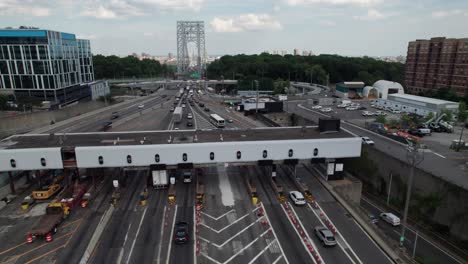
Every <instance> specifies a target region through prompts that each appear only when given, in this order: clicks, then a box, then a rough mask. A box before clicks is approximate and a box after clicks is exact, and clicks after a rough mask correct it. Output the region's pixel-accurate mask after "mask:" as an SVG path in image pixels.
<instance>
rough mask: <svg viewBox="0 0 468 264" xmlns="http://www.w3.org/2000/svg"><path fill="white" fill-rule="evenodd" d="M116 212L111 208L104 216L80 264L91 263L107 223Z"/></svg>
mask: <svg viewBox="0 0 468 264" xmlns="http://www.w3.org/2000/svg"><path fill="white" fill-rule="evenodd" d="M113 212H114V206H111V207H109V209H107V211H106V212H105V213H104V214H103V215H102V218H101V221H99V224H98V226H97V227H96V230H94V234H93V236H92V237H91V240H89V243H88V246H87V247H86V250H85V253H84V254H83V257H81V260H80V264H86V263H88V261H89V258H90V256H91V254H92V253H93V251H94V250H95V248H96V245H97V243H98V241H99V238H100V237H101V235H102V232H103V231H104V228H105V227H106V225H107V223H108V222H109V220H110V217H111V216H112V213H113Z"/></svg>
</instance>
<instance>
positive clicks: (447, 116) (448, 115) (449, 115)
mask: <svg viewBox="0 0 468 264" xmlns="http://www.w3.org/2000/svg"><path fill="white" fill-rule="evenodd" d="M440 114H441V115H443V114H445V116H444V117H443V118H442V120H444V121H446V122H451V121H452V120H453V113H452V111H450V110H447V109H442V111H440Z"/></svg>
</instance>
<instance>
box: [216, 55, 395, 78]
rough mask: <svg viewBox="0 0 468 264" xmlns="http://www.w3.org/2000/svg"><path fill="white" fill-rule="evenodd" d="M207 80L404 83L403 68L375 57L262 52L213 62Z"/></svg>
mask: <svg viewBox="0 0 468 264" xmlns="http://www.w3.org/2000/svg"><path fill="white" fill-rule="evenodd" d="M207 72H208V77H209V78H210V79H217V78H219V77H220V76H221V75H224V76H232V73H233V72H234V73H235V75H240V76H242V77H241V78H236V79H242V78H244V79H245V78H249V76H253V79H259V78H260V77H261V76H262V74H263V76H264V77H265V78H271V79H273V80H277V79H283V80H293V81H296V80H297V81H301V82H310V81H311V76H312V82H314V83H322V84H325V82H326V80H327V73H328V74H329V77H330V82H331V83H337V82H342V81H351V80H359V79H361V80H362V81H364V82H366V83H367V84H372V83H373V82H375V81H376V80H378V79H387V80H390V81H398V82H402V80H403V79H404V65H403V64H400V63H391V62H384V61H377V60H375V59H372V58H368V57H367V58H353V57H342V56H338V55H327V54H322V55H319V56H291V55H286V56H278V55H269V54H266V53H262V54H260V55H245V54H240V55H235V56H223V57H221V58H220V59H218V60H216V61H214V62H212V63H210V64H209V65H208V68H207Z"/></svg>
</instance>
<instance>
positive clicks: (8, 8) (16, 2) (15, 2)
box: [0, 0, 50, 17]
mask: <svg viewBox="0 0 468 264" xmlns="http://www.w3.org/2000/svg"><path fill="white" fill-rule="evenodd" d="M0 15H5V16H12V15H30V16H36V17H44V16H49V15H50V10H49V9H48V8H46V7H43V6H40V5H36V4H35V3H34V2H31V1H22V0H2V1H0Z"/></svg>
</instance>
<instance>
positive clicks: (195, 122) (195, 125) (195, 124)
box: [189, 104, 197, 129]
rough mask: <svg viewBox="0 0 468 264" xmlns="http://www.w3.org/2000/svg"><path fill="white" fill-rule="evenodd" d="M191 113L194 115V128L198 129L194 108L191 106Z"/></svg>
mask: <svg viewBox="0 0 468 264" xmlns="http://www.w3.org/2000/svg"><path fill="white" fill-rule="evenodd" d="M189 108H190V112H191V113H192V119H193V126H194V127H195V129H197V118H196V117H195V111H193V107H192V106H191V105H190V104H189Z"/></svg>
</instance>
